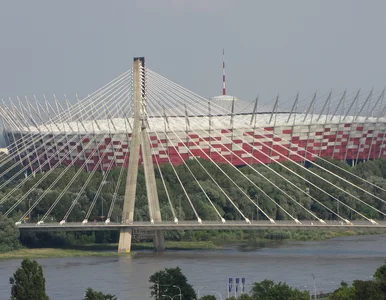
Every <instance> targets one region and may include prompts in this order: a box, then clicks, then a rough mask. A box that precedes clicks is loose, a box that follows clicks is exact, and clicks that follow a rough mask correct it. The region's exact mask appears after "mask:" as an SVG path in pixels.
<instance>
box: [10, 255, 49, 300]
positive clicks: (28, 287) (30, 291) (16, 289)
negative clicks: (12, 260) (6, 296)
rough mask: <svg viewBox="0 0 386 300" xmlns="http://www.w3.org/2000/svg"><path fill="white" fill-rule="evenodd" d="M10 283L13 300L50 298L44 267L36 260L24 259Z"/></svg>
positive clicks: (43, 299)
mask: <svg viewBox="0 0 386 300" xmlns="http://www.w3.org/2000/svg"><path fill="white" fill-rule="evenodd" d="M9 283H10V284H11V285H12V288H11V300H49V298H48V296H47V294H46V280H45V278H44V275H43V269H42V267H41V266H40V265H39V264H38V263H37V262H36V261H35V260H32V261H31V260H29V259H24V260H23V261H22V262H21V267H20V268H18V269H17V270H16V272H15V273H14V274H13V277H11V278H10V279H9Z"/></svg>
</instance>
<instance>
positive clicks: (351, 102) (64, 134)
mask: <svg viewBox="0 0 386 300" xmlns="http://www.w3.org/2000/svg"><path fill="white" fill-rule="evenodd" d="M223 67H225V65H223ZM224 69H225V68H224ZM142 72H143V73H142V74H143V76H142V86H141V89H142V95H141V96H142V99H143V101H142V107H141V118H142V126H146V127H147V132H148V138H149V140H150V145H151V150H152V155H153V162H154V163H156V164H165V163H172V164H174V165H179V164H181V163H182V162H183V161H186V160H189V159H193V158H202V159H206V160H212V161H213V162H216V163H229V164H233V165H237V166H241V165H245V164H260V163H264V164H267V163H275V162H277V161H279V162H283V161H287V160H291V161H295V162H306V161H308V162H312V161H314V160H316V159H317V158H318V157H324V158H331V159H338V160H344V161H348V162H350V163H356V162H358V161H363V160H371V159H377V158H381V157H385V154H386V153H385V135H386V118H385V117H384V113H385V108H384V103H383V98H384V91H380V92H374V91H368V92H365V93H362V92H361V91H360V90H359V91H354V92H352V93H348V92H347V91H344V92H341V93H338V94H333V93H332V92H329V93H326V94H325V95H317V93H315V94H313V95H309V96H307V97H305V98H301V97H300V96H299V94H298V95H296V96H294V97H292V98H290V99H287V100H285V101H283V102H282V103H280V102H281V101H279V97H275V98H273V99H271V100H268V101H265V104H260V103H261V102H262V101H261V100H260V101H259V99H258V98H256V100H255V101H244V100H240V99H238V98H237V97H233V96H229V95H227V94H226V89H225V71H224V73H223V93H222V95H221V96H217V97H213V98H210V99H206V98H204V97H201V96H199V95H197V94H195V93H193V92H191V91H189V90H188V89H186V88H184V87H182V86H180V85H178V84H176V83H174V82H173V81H171V80H169V79H167V78H165V77H163V76H161V75H159V74H157V73H155V72H153V71H151V70H150V69H147V68H143V70H142ZM133 86H134V84H133V71H132V70H129V71H127V72H125V73H123V74H121V75H120V76H118V77H117V78H115V79H114V80H112V81H111V82H109V83H108V84H107V85H105V86H104V87H102V88H100V89H99V90H97V91H95V92H94V93H92V94H90V95H88V96H87V97H85V98H83V99H77V101H76V102H75V103H74V102H71V101H70V100H68V99H64V100H59V99H58V98H56V96H53V97H52V99H47V98H46V97H43V99H37V97H35V96H33V97H30V98H28V97H24V98H23V99H21V98H17V99H16V100H15V99H10V100H9V101H8V102H5V101H3V106H2V107H1V108H0V113H1V116H2V125H3V128H4V131H3V134H4V138H5V140H6V142H7V145H8V146H7V151H8V152H9V154H10V155H12V156H13V157H15V159H16V160H18V161H19V162H20V163H21V164H23V165H24V166H28V167H29V169H30V170H31V171H33V172H40V171H44V170H48V169H51V168H53V167H56V166H58V165H78V166H81V167H82V168H84V169H85V170H87V171H92V170H108V169H111V168H114V167H117V166H118V167H121V166H124V167H127V165H128V158H129V154H130V139H131V133H132V130H133V128H132V124H133V114H134V113H135V112H134V107H133V91H134V87H133ZM140 162H142V160H141V157H140Z"/></svg>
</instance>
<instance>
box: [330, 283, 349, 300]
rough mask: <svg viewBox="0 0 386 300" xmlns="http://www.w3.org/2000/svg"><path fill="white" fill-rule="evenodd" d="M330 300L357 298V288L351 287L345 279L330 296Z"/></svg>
mask: <svg viewBox="0 0 386 300" xmlns="http://www.w3.org/2000/svg"><path fill="white" fill-rule="evenodd" d="M328 299H329V300H350V299H355V288H354V287H349V286H348V284H347V283H346V282H344V281H342V282H341V283H340V288H338V289H336V290H335V291H334V292H333V293H332V294H331V295H330V296H329V297H328Z"/></svg>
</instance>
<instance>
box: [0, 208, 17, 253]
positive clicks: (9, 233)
mask: <svg viewBox="0 0 386 300" xmlns="http://www.w3.org/2000/svg"><path fill="white" fill-rule="evenodd" d="M19 236H20V231H19V228H17V227H16V225H15V223H14V221H12V220H11V219H9V218H6V217H3V216H1V215H0V252H8V251H12V250H16V249H19V248H20V242H19Z"/></svg>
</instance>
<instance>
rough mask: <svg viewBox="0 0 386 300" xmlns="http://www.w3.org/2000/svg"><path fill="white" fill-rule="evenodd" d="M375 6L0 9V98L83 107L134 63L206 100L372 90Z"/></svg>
mask: <svg viewBox="0 0 386 300" xmlns="http://www.w3.org/2000/svg"><path fill="white" fill-rule="evenodd" d="M385 11H386V2H385V1H376V0H373V1H372V0H369V1H362V0H340V1H336V0H291V1H287V0H282V1H278V0H271V1H260V0H239V1H235V0H234V1H232V0H194V1H193V0H162V1H157V0H153V1H150V0H114V1H100V0H83V1H73V0H66V1H53V0H47V1H43V0H34V1H29V0H28V1H27V0H25V1H17V0H15V1H6V0H0V98H8V97H16V96H24V95H25V94H27V95H32V94H37V95H42V94H43V93H45V94H47V95H49V94H53V93H55V94H56V95H57V96H59V97H60V95H63V94H67V95H68V97H69V98H74V99H75V93H78V94H79V95H80V96H86V95H87V94H88V93H92V92H93V91H94V90H96V89H98V88H99V87H101V86H103V85H104V84H106V83H107V82H109V81H110V80H111V79H113V78H115V77H117V76H118V75H120V74H121V73H123V72H125V71H126V70H128V69H129V68H131V65H132V59H133V57H134V56H145V57H146V64H147V66H148V67H149V68H150V69H152V70H153V71H155V72H157V73H159V74H161V75H163V76H165V77H167V78H169V79H170V80H172V81H174V82H176V83H178V84H180V85H182V86H184V87H186V88H188V89H190V90H192V91H194V92H196V93H198V94H200V95H201V96H204V97H211V96H215V95H218V94H221V91H222V82H221V81H222V70H221V67H222V49H223V48H224V49H225V56H226V67H227V69H226V72H227V91H228V94H231V95H234V96H238V97H239V98H241V99H243V100H251V101H253V100H254V99H255V97H256V95H259V97H260V99H262V102H265V103H268V102H269V101H271V99H273V98H274V97H275V96H276V95H277V94H280V97H281V99H288V98H290V97H292V96H293V95H295V94H296V93H297V92H300V94H301V95H304V96H309V95H311V94H312V93H314V92H315V91H316V90H317V91H318V92H319V91H320V92H322V93H323V92H327V91H329V90H330V89H332V90H333V91H336V92H341V91H343V90H344V89H345V88H347V89H348V90H356V89H358V88H362V89H363V90H369V89H371V88H372V87H374V89H375V90H381V89H383V87H384V85H385V78H386V63H385V54H386V39H385V33H384V30H385V28H386V18H385V17H384V12H385Z"/></svg>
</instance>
